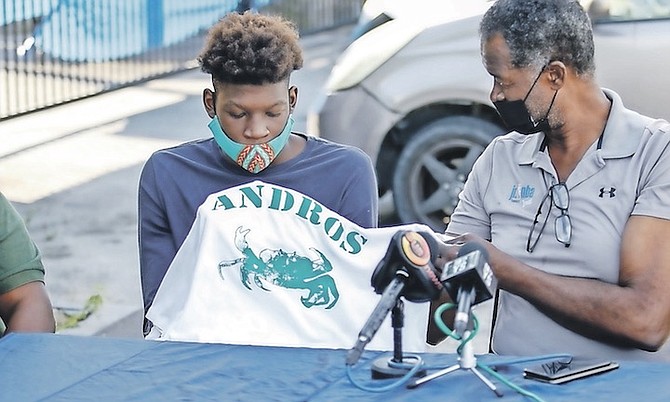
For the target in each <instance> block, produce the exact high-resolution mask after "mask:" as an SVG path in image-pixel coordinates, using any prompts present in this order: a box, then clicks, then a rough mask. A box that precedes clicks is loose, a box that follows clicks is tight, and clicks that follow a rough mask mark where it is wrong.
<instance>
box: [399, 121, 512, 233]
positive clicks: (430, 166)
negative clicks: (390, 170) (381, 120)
mask: <svg viewBox="0 0 670 402" xmlns="http://www.w3.org/2000/svg"><path fill="white" fill-rule="evenodd" d="M503 132H504V130H503V129H502V128H501V127H499V126H497V125H496V124H494V123H491V122H489V121H486V120H482V119H479V118H476V117H471V116H450V117H444V118H441V119H439V120H435V121H434V122H432V123H429V124H427V125H425V126H424V127H422V128H421V129H419V130H418V131H417V133H416V134H415V135H414V136H413V137H412V138H411V139H410V140H409V142H408V143H407V145H406V146H405V148H404V149H403V150H402V152H401V153H400V157H399V158H398V163H397V165H396V169H395V172H394V174H393V201H394V204H395V210H396V214H397V215H398V218H399V219H400V221H401V222H403V223H410V222H420V223H424V224H426V225H428V226H430V227H431V228H432V229H433V230H435V231H438V232H443V231H444V229H445V228H446V225H447V223H448V217H449V216H451V214H452V212H453V210H454V208H455V207H456V204H457V202H458V195H459V194H460V192H461V190H462V189H463V185H464V183H465V179H466V178H467V176H468V174H469V173H470V170H471V169H472V165H473V164H474V162H475V160H476V159H477V158H478V157H479V155H481V153H482V152H483V151H484V148H485V147H486V146H487V145H488V144H489V142H491V139H493V137H495V136H496V135H499V134H502V133H503Z"/></svg>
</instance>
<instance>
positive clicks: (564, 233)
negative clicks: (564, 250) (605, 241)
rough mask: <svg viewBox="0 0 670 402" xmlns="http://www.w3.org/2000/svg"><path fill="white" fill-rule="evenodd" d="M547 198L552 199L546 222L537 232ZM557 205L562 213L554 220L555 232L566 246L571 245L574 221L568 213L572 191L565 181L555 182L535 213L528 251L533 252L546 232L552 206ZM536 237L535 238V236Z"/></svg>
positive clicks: (557, 237)
mask: <svg viewBox="0 0 670 402" xmlns="http://www.w3.org/2000/svg"><path fill="white" fill-rule="evenodd" d="M547 198H550V199H551V202H550V203H549V210H548V211H547V214H546V215H545V216H544V222H543V223H542V228H540V230H539V231H538V232H537V233H535V228H536V227H537V224H538V222H539V219H540V215H541V214H542V206H543V205H544V203H545V202H546V201H547ZM553 205H555V206H556V208H558V209H560V210H561V214H560V215H559V216H558V217H556V220H555V221H554V234H555V235H556V240H558V241H559V242H560V243H563V244H564V245H565V247H570V239H571V238H572V222H571V221H570V215H568V207H569V206H570V193H569V192H568V187H567V186H566V185H565V183H558V184H554V185H553V186H551V187H549V190H548V191H547V195H545V196H544V198H543V199H542V202H540V206H539V207H538V208H537V213H536V214H535V220H534V221H533V226H532V227H531V228H530V233H528V241H527V242H526V251H528V252H529V253H532V252H533V250H535V246H537V242H538V241H539V240H540V236H542V232H544V227H545V226H547V221H548V220H549V212H551V207H552V206H553ZM535 235H537V237H535V239H534V240H533V237H534V236H535Z"/></svg>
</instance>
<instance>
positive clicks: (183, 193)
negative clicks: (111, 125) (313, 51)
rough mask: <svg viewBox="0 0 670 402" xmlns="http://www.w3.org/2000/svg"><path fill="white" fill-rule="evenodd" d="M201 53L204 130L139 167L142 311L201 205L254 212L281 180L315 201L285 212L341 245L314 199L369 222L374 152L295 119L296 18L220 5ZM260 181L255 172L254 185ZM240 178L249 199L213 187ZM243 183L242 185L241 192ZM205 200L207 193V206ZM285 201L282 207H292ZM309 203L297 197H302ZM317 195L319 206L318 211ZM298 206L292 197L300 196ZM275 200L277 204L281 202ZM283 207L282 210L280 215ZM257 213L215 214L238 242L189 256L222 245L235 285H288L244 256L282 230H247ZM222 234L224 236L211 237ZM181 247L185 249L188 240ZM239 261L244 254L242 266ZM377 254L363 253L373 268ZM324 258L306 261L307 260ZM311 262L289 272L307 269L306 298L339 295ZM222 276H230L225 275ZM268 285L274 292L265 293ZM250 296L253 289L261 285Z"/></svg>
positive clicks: (372, 220)
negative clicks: (223, 10) (299, 125)
mask: <svg viewBox="0 0 670 402" xmlns="http://www.w3.org/2000/svg"><path fill="white" fill-rule="evenodd" d="M198 61H199V63H200V66H201V68H202V71H203V72H205V73H207V74H209V75H210V76H211V82H212V87H211V88H205V89H204V90H203V95H202V99H203V103H204V107H205V111H206V112H207V115H208V116H209V118H210V120H209V122H204V123H203V128H204V126H205V125H207V126H208V127H209V130H210V132H211V136H208V137H207V138H204V139H198V140H194V141H190V142H187V143H184V144H181V145H178V146H175V147H172V148H168V149H163V150H159V151H157V152H155V153H154V154H153V155H152V156H151V157H150V158H149V159H148V161H147V162H146V164H145V166H144V167H143V170H142V174H141V177H140V183H139V253H140V273H141V282H142V295H143V302H144V309H145V314H146V313H147V311H148V310H149V309H150V307H151V306H152V303H153V302H154V300H155V297H156V294H157V292H158V290H159V287H160V286H161V283H162V282H163V280H164V278H165V276H166V273H167V272H168V268H169V267H171V264H172V263H173V260H174V259H175V256H177V255H178V252H181V251H182V250H180V249H182V248H184V247H186V246H184V244H185V241H186V240H187V236H189V235H190V234H193V236H196V234H194V233H193V232H197V230H196V229H198V230H201V232H198V233H202V230H204V231H206V230H209V228H210V227H211V226H206V228H207V229H199V228H200V226H198V225H200V223H198V219H199V218H200V215H201V210H204V211H211V210H213V209H216V210H224V209H225V210H229V209H230V210H232V209H235V208H236V210H237V211H242V210H248V209H249V208H248V207H252V208H253V209H254V211H256V212H258V213H259V214H260V213H262V212H263V211H264V210H263V211H261V210H262V209H263V208H260V207H259V205H260V203H261V197H262V196H265V195H267V194H270V193H269V191H270V189H268V186H281V188H285V189H290V190H294V191H296V192H298V193H300V194H301V195H304V197H305V199H309V200H310V202H311V204H309V205H310V208H311V209H310V210H309V211H308V210H307V209H303V210H300V209H298V210H297V212H295V214H293V215H292V216H296V215H300V216H301V217H303V218H305V219H303V220H306V221H311V224H313V225H323V224H326V226H325V227H326V228H327V230H330V232H328V233H329V235H330V236H331V237H332V239H333V240H335V239H336V238H337V239H339V240H340V241H342V244H343V246H342V247H345V246H347V244H345V243H346V242H347V241H349V242H351V239H352V238H348V239H345V238H344V237H342V238H341V239H340V233H338V232H337V230H336V229H337V227H339V226H337V227H336V226H328V225H329V224H331V223H333V222H336V220H332V219H331V220H327V219H322V218H321V217H320V215H319V214H318V212H319V211H320V210H321V209H324V210H325V209H327V210H329V211H333V212H334V213H336V214H338V215H339V216H341V217H342V218H343V220H346V221H348V222H351V223H353V224H355V225H357V226H359V227H361V228H374V227H376V226H377V217H378V215H377V214H378V194H377V183H376V178H375V175H374V168H373V166H372V163H371V160H370V158H369V157H368V156H367V155H366V154H364V153H363V152H362V151H361V150H359V149H356V148H353V147H349V146H345V145H341V144H336V143H333V142H329V141H326V140H323V139H320V138H316V137H311V136H307V135H305V134H302V133H297V132H294V131H293V130H292V127H293V123H294V119H293V111H294V109H295V106H296V103H297V100H298V88H296V87H295V86H293V85H291V82H290V77H291V73H292V72H293V71H296V70H298V69H300V68H301V67H302V66H303V55H302V50H301V46H300V43H299V35H298V31H297V28H296V27H295V25H294V24H293V23H292V22H290V21H288V20H286V19H284V18H283V17H279V16H270V15H262V14H258V13H255V12H250V11H247V12H245V13H242V14H240V13H231V14H228V15H226V16H225V17H224V18H223V19H221V20H220V21H219V22H218V23H217V24H215V25H214V26H213V27H212V28H211V29H210V31H209V34H208V37H207V39H206V43H205V47H204V50H202V52H201V54H200V56H199V57H198ZM207 123H209V124H207ZM258 181H260V182H261V183H260V184H258ZM251 183H254V184H251ZM247 184H250V187H249V189H247V190H245V191H252V192H254V195H253V196H249V197H248V198H245V199H244V200H243V201H242V202H243V203H244V202H246V204H244V205H238V204H236V205H235V206H234V207H233V203H236V202H237V199H236V198H232V197H231V198H230V199H229V198H227V197H228V196H227V195H221V192H222V191H224V190H227V189H232V188H236V187H239V186H243V185H247ZM262 187H265V188H262ZM266 189H267V190H266ZM275 190H276V189H275ZM264 191H265V192H264ZM256 192H257V193H256ZM245 194H246V195H249V193H248V192H247V193H245ZM213 195H215V196H214V198H212V196H213ZM208 200H214V201H213V203H214V204H211V205H213V206H211V205H210V204H209V201H208ZM221 200H223V201H221ZM253 201H256V202H257V203H258V205H254V204H253ZM283 201H284V203H283V204H282V206H284V207H286V208H288V206H287V205H288V204H287V203H286V202H285V200H283ZM305 202H306V201H304V199H303V204H304V203H305ZM289 204H290V203H289ZM316 204H318V207H317V209H316V210H314V209H313V208H314V205H316ZM295 205H296V206H298V200H296V201H295ZM304 205H306V204H304ZM289 206H290V205H289ZM238 207H239V208H238ZM305 208H306V207H305ZM270 209H272V208H270ZM275 209H279V210H281V208H280V207H276V208H275ZM294 210H295V208H294ZM294 210H291V211H294ZM280 212H282V211H280ZM263 213H264V212H263ZM287 214H288V212H284V215H285V216H286V215H287ZM264 219H266V218H265V217H264V215H258V217H256V216H254V218H253V219H251V220H248V221H247V222H246V223H247V224H245V225H244V227H245V228H247V231H246V232H245V231H244V230H245V228H242V227H241V226H239V227H238V225H237V224H233V223H231V221H230V220H228V221H226V222H224V223H222V224H221V225H220V226H219V227H218V228H217V229H216V230H220V231H221V233H224V232H225V233H226V234H225V236H228V233H234V234H235V237H234V240H233V239H232V237H233V235H230V237H231V238H230V239H229V240H230V241H228V243H234V246H235V247H234V248H233V249H232V251H230V252H228V254H224V253H223V252H222V251H221V250H213V249H215V248H218V247H211V246H208V245H207V244H197V245H193V247H192V248H193V249H195V250H196V251H193V254H192V255H193V256H194V257H193V264H196V260H197V261H202V260H204V259H206V258H205V257H203V255H204V254H207V253H212V252H218V253H219V254H218V255H217V257H216V258H219V259H220V260H224V259H226V258H227V259H228V260H234V261H235V262H236V263H238V266H239V267H240V274H239V275H237V273H236V272H235V271H234V270H233V271H227V270H225V269H223V268H222V267H223V266H224V265H225V264H224V263H223V262H222V263H221V264H220V265H218V267H219V268H218V269H219V275H221V279H223V277H224V275H228V273H229V272H233V273H235V274H236V275H237V276H238V277H237V278H234V279H237V280H238V282H239V277H242V279H243V280H242V282H243V285H244V288H242V290H243V291H246V292H249V290H251V289H252V287H251V285H255V286H256V287H255V288H253V289H257V288H262V289H263V290H268V289H269V287H268V286H269V285H268V283H270V282H272V283H274V284H278V283H280V284H282V285H284V286H285V287H287V288H290V287H291V286H294V285H292V284H289V282H290V281H289V279H286V278H285V277H283V278H280V277H279V276H280V275H279V274H276V275H274V274H267V273H265V271H264V272H261V271H260V269H261V265H263V264H266V262H267V259H268V258H269V254H268V253H265V254H264V255H260V256H258V257H256V255H255V254H254V255H252V254H253V252H254V250H255V246H254V245H253V244H252V243H253V242H252V237H254V236H257V235H258V234H259V232H267V233H274V234H275V236H276V237H281V236H280V235H279V234H277V230H276V229H282V230H286V228H285V227H282V228H277V226H281V225H278V224H276V223H266V224H265V226H263V230H256V231H253V230H251V233H250V234H248V235H247V233H249V232H250V231H249V230H248V228H249V227H251V226H250V225H253V224H257V223H258V222H256V221H257V220H264ZM252 221H254V222H252ZM263 222H265V221H263ZM324 222H325V223H324ZM337 222H338V225H339V221H337ZM207 225H212V224H211V223H207ZM284 226H286V225H284ZM196 227H197V228H196ZM222 236H224V235H222ZM243 236H246V237H243ZM294 236H296V237H300V238H301V239H302V240H303V241H305V242H306V241H308V240H310V239H309V238H308V234H306V233H297V234H295V235H291V236H285V237H294ZM189 241H190V238H189ZM201 243H202V242H201ZM221 243H226V242H225V241H221V242H218V243H216V244H217V245H218V244H221ZM352 244H353V243H352ZM182 246H184V247H182ZM188 247H189V250H191V249H192V248H190V247H191V245H190V244H189V245H188ZM266 251H267V250H266ZM276 251H277V250H276ZM287 251H288V250H287ZM240 252H242V253H246V254H245V255H248V257H244V258H239V259H238V260H235V258H236V257H239V256H240V255H242V254H240ZM281 252H283V251H282V250H278V251H277V253H281ZM184 253H185V251H184ZM277 253H275V254H277ZM233 254H236V255H233ZM252 257H253V258H257V259H256V260H254V261H257V262H256V263H254V264H255V265H254V264H252V263H251V262H250V261H251V259H252ZM294 257H295V258H294V259H298V257H297V256H294ZM212 258H215V257H212ZM263 258H265V260H263ZM287 261H288V260H287ZM244 262H247V263H248V265H243V263H244ZM375 263H376V262H371V264H372V268H374V264H375ZM324 264H325V263H324ZM267 266H270V264H267ZM323 266H325V265H323V264H322V265H319V264H317V263H314V267H323ZM214 267H216V265H214ZM249 267H251V268H249ZM263 267H265V265H263ZM171 269H172V268H171ZM248 269H254V271H253V273H252V274H250V273H249V272H250V271H249V270H248ZM311 269H313V271H312V272H309V273H308V274H305V273H300V274H298V273H294V275H313V276H314V277H313V278H312V277H310V278H307V279H305V280H304V281H303V282H301V283H300V285H296V286H304V287H306V288H307V287H310V289H311V290H312V291H313V293H310V296H308V297H307V298H305V299H303V301H302V304H304V305H305V306H309V305H311V303H313V304H317V305H318V304H319V303H321V302H323V300H330V301H331V302H332V300H336V299H337V293H332V292H331V293H330V294H329V295H328V294H326V293H324V292H325V290H324V289H327V288H328V285H327V284H325V282H324V281H325V279H324V277H323V275H321V274H322V273H325V272H327V270H326V269H325V268H324V269H323V272H322V273H319V274H317V273H316V270H317V268H311ZM192 270H195V268H192ZM212 272H213V271H212ZM370 272H371V269H370ZM272 275H274V276H272ZM324 275H325V274H324ZM285 276H286V275H285ZM215 279H217V280H218V279H219V278H215ZM312 279H313V281H312ZM359 279H360V280H362V281H363V282H366V283H365V286H367V287H368V288H369V286H370V285H369V276H367V277H361V278H359ZM359 279H357V280H359ZM317 282H319V284H318V285H317ZM222 283H224V284H226V285H228V284H230V283H231V281H229V280H225V281H223V282H222ZM330 289H331V290H334V288H332V287H331V288H330ZM270 293H271V292H265V294H270ZM276 293H277V292H276V291H273V292H272V294H273V295H274V294H276ZM248 295H249V297H258V296H259V293H257V292H254V293H248ZM245 297H246V294H245ZM229 298H230V299H232V298H234V296H229ZM321 299H323V300H321ZM298 303H300V301H299V302H298ZM301 307H302V306H301ZM244 314H247V315H251V314H254V313H251V312H247V313H244ZM155 325H157V324H155V323H152V322H151V320H150V319H145V324H144V332H145V335H147V334H148V333H149V331H150V330H151V328H152V326H155ZM233 325H234V324H233ZM351 339H352V341H353V338H351ZM224 340H225V338H224Z"/></svg>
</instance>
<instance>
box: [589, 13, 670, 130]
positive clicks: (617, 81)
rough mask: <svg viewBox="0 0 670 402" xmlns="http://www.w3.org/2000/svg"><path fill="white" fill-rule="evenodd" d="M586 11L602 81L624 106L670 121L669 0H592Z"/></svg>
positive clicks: (599, 80) (597, 71)
mask: <svg viewBox="0 0 670 402" xmlns="http://www.w3.org/2000/svg"><path fill="white" fill-rule="evenodd" d="M583 3H587V2H583ZM587 10H588V11H589V14H590V16H591V19H592V21H593V33H594V40H595V54H596V78H597V80H598V82H599V83H600V85H601V86H603V87H606V88H611V89H613V90H615V91H616V92H617V93H619V95H621V98H622V99H623V102H624V104H625V105H626V106H627V107H628V108H630V109H633V110H635V111H637V112H640V113H642V114H646V115H649V116H652V117H661V118H664V119H666V120H670V107H668V101H670V95H669V94H670V75H669V74H668V73H667V71H668V66H670V0H593V1H589V2H588V7H587Z"/></svg>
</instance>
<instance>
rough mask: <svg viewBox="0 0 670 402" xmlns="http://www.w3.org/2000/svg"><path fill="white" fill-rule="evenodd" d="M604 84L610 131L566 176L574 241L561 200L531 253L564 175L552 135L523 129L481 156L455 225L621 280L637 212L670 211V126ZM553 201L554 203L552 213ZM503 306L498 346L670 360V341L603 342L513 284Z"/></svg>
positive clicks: (544, 264)
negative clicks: (563, 239)
mask: <svg viewBox="0 0 670 402" xmlns="http://www.w3.org/2000/svg"><path fill="white" fill-rule="evenodd" d="M603 91H604V92H605V94H606V95H607V97H608V98H610V99H611V100H612V109H611V111H610V116H609V119H608V121H607V125H606V128H605V131H604V133H603V135H602V137H601V138H600V140H599V141H596V142H595V143H594V144H593V145H592V146H591V147H590V148H589V149H588V151H587V152H586V154H585V155H584V157H583V158H582V160H581V161H580V162H579V164H578V165H577V167H576V168H575V170H574V171H573V172H572V174H570V176H569V177H568V180H567V182H566V185H567V187H568V189H569V192H570V207H569V214H570V218H571V220H572V227H573V229H572V241H571V245H570V247H565V246H564V245H563V244H561V243H559V242H558V241H557V240H556V237H555V234H554V220H555V218H556V217H557V216H558V215H559V213H560V210H559V209H558V208H556V207H553V208H552V209H551V212H550V216H549V221H548V222H547V225H546V227H545V228H544V231H543V233H542V235H541V237H540V239H539V242H538V243H537V246H536V247H535V250H534V251H533V252H532V253H528V252H527V251H526V241H527V238H528V233H529V231H530V229H531V226H532V223H533V220H534V218H535V214H536V212H537V209H538V205H539V203H540V202H542V199H543V198H544V196H545V195H546V194H547V189H548V187H549V186H551V185H552V184H554V183H557V182H558V176H557V174H556V171H555V169H554V167H553V165H552V163H551V160H550V159H549V155H548V153H547V152H546V150H545V149H544V147H543V140H544V134H542V133H538V134H533V135H521V134H519V133H514V132H513V133H510V134H507V135H504V136H501V137H498V138H496V139H495V140H493V142H492V143H491V144H490V145H489V146H488V147H487V148H486V150H485V151H484V153H483V154H482V156H481V157H480V158H479V160H478V161H477V162H476V163H475V165H474V167H473V170H472V172H471V173H470V175H469V177H468V180H467V183H466V184H465V187H464V189H463V192H462V193H461V195H460V201H459V204H458V206H457V208H456V210H455V211H454V214H453V215H452V217H451V222H450V223H449V226H448V227H447V231H449V232H453V233H465V232H470V233H475V234H477V235H479V236H481V237H483V238H485V239H490V240H491V242H492V243H493V244H494V245H495V246H496V247H498V248H499V249H500V250H502V251H504V252H505V253H507V254H509V255H511V256H513V257H515V258H517V259H519V260H521V261H523V262H525V263H527V264H528V265H530V266H532V267H536V268H537V269H540V270H543V271H546V272H548V273H552V274H557V275H564V276H574V277H584V278H596V279H599V280H602V281H605V282H609V283H617V281H618V277H619V250H620V243H621V237H622V233H623V230H624V226H625V224H626V221H627V220H628V218H629V217H630V216H631V215H647V216H653V217H658V218H663V219H670V153H669V151H668V150H667V148H668V145H669V144H670V124H668V122H666V121H662V120H654V119H651V118H648V117H644V116H641V115H640V114H638V113H635V112H633V111H631V110H628V109H626V108H625V107H624V105H623V103H622V101H621V99H620V98H619V96H618V95H617V94H616V93H614V92H612V91H610V90H606V89H603ZM547 207H548V204H547V203H545V206H544V207H543V208H544V209H543V213H546V209H547ZM542 221H543V218H541V219H540V222H539V224H538V227H537V228H536V230H540V229H541V225H542ZM497 307H498V310H497V317H496V321H495V325H494V328H493V334H492V344H491V347H492V349H493V350H494V351H495V352H496V353H500V354H506V355H541V354H548V353H564V352H565V353H571V354H573V355H581V356H589V357H601V358H602V357H606V358H617V359H637V360H653V359H661V360H670V348H668V347H667V344H666V346H665V347H664V348H663V349H662V350H661V351H659V352H656V353H649V352H645V351H642V350H638V349H624V348H620V347H615V346H611V345H607V344H603V343H601V342H598V341H594V340H592V339H589V338H586V337H584V336H582V335H579V334H577V333H575V332H573V331H571V330H569V329H567V328H565V327H563V326H561V325H559V324H558V323H556V322H555V321H553V320H552V319H551V318H549V317H547V316H545V315H544V314H543V313H541V312H540V311H539V310H537V309H536V308H535V307H533V306H532V305H531V304H530V303H528V302H527V301H526V300H524V299H522V298H521V297H518V296H515V295H513V294H511V293H509V292H505V291H501V292H500V293H499V299H498V306H497Z"/></svg>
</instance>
